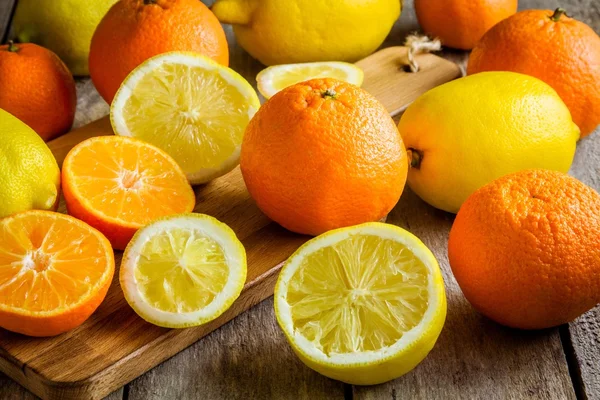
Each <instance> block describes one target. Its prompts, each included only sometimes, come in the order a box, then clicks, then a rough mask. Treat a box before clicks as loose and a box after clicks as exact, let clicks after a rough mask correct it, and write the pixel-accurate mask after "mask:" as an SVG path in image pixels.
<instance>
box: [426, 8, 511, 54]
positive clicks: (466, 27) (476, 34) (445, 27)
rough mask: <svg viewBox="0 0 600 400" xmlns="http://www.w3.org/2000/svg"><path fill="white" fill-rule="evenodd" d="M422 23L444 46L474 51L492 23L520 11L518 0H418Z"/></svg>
mask: <svg viewBox="0 0 600 400" xmlns="http://www.w3.org/2000/svg"><path fill="white" fill-rule="evenodd" d="M415 12H416V13H417V18H418V20H419V25H421V27H422V28H423V30H424V31H425V32H426V33H427V34H429V35H430V36H432V37H437V38H439V39H440V40H441V41H442V44H443V45H444V46H448V47H453V48H455V49H463V50H470V49H472V48H473V46H475V44H476V43H477V41H478V40H479V39H480V38H481V37H482V36H483V34H484V33H486V32H487V31H488V29H490V28H491V27H492V26H494V25H495V24H497V23H498V22H500V21H501V20H503V19H504V18H506V17H508V16H511V15H513V14H514V13H515V12H517V0H415Z"/></svg>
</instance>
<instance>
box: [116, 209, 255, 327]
mask: <svg viewBox="0 0 600 400" xmlns="http://www.w3.org/2000/svg"><path fill="white" fill-rule="evenodd" d="M119 279H120V282H121V288H122V289H123V293H124V295H125V299H126V300H127V302H128V303H129V305H131V307H132V308H133V309H134V311H135V312H136V313H137V314H138V315H139V316H140V317H142V318H143V319H145V320H146V321H148V322H150V323H153V324H155V325H158V326H162V327H166V328H187V327H191V326H197V325H201V324H204V323H207V322H209V321H212V320H213V319H215V318H217V317H218V316H219V315H221V314H222V313H223V312H225V311H226V310H227V309H228V308H229V307H230V306H231V304H233V302H234V301H235V299H237V298H238V297H239V295H240V293H241V291H242V288H243V287H244V283H245V281H246V252H245V250H244V246H243V245H242V243H241V242H240V241H239V240H238V239H237V237H236V236H235V233H234V232H233V231H232V230H231V229H230V228H229V227H228V226H227V225H225V224H223V223H221V222H219V221H218V220H216V219H215V218H213V217H210V216H208V215H203V214H181V215H177V216H173V217H166V218H163V219H159V220H157V221H155V222H153V223H151V224H150V225H148V226H146V227H145V228H143V229H141V230H140V231H138V233H136V234H135V236H134V237H133V239H132V240H131V242H130V243H129V245H128V246H127V248H126V249H125V253H124V254H123V261H122V263H121V271H120V276H119Z"/></svg>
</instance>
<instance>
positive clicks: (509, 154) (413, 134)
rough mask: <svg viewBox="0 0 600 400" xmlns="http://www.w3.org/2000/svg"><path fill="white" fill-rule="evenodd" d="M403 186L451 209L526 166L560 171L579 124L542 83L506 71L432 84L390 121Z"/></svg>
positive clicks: (568, 161) (571, 149)
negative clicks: (406, 163)
mask: <svg viewBox="0 0 600 400" xmlns="http://www.w3.org/2000/svg"><path fill="white" fill-rule="evenodd" d="M398 129H399V130H400V134H401V135H402V140H403V141H404V144H405V145H406V149H407V151H408V153H409V160H410V163H411V168H409V171H408V184H409V186H410V188H411V189H412V190H413V191H414V192H415V193H416V194H417V195H419V196H420V197H421V198H422V199H423V200H425V201H426V202H427V203H429V204H431V205H432V206H434V207H437V208H440V209H442V210H445V211H448V212H452V213H456V212H457V211H458V209H459V208H460V206H461V205H462V203H463V202H464V201H465V200H466V199H467V197H469V195H470V194H471V193H473V192H474V191H475V190H477V189H479V188H480V187H481V186H483V185H485V184H487V183H488V182H491V181H492V180H494V179H496V178H499V177H501V176H503V175H506V174H509V173H512V172H516V171H520V170H524V169H531V168H543V169H549V170H555V171H561V172H567V171H568V170H569V168H570V166H571V163H572V161H573V156H574V155H575V147H576V143H577V140H578V138H579V128H577V126H576V125H575V123H573V120H572V119H571V114H570V113H569V109H568V108H567V106H566V105H565V104H564V103H563V101H562V100H561V99H560V97H559V96H558V94H557V93H556V92H555V91H554V89H552V88H551V87H550V86H549V85H547V84H546V83H544V82H542V81H541V80H539V79H536V78H533V77H530V76H527V75H522V74H517V73H514V72H483V73H480V74H475V75H471V76H467V77H465V78H461V79H457V80H455V81H452V82H449V83H446V84H444V85H441V86H438V87H437V88H434V89H432V90H430V91H428V92H427V93H425V94H423V95H422V96H421V97H419V98H418V99H417V100H416V101H415V102H414V103H413V104H411V105H410V106H409V107H408V109H407V110H406V112H405V113H404V115H403V116H402V118H401V120H400V123H399V125H398Z"/></svg>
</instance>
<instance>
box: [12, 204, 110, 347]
mask: <svg viewBox="0 0 600 400" xmlns="http://www.w3.org/2000/svg"><path fill="white" fill-rule="evenodd" d="M114 272H115V259H114V254H113V251H112V249H111V247H110V243H109V242H108V240H107V239H106V238H105V237H104V236H103V235H102V234H101V233H100V232H98V231H97V230H96V229H94V228H92V227H91V226H89V225H87V224H85V223H83V222H81V221H78V220H77V219H75V218H73V217H70V216H68V215H64V214H59V213H55V212H51V211H39V210H33V211H25V212H23V213H19V214H15V215H13V216H10V217H8V218H4V219H3V220H0V327H2V328H5V329H8V330H10V331H13V332H18V333H22V334H25V335H30V336H54V335H58V334H60V333H63V332H66V331H68V330H70V329H73V328H75V327H77V326H79V325H80V324H82V323H83V322H84V321H85V320H86V319H88V318H89V316H90V315H92V313H93V312H94V311H95V310H96V308H98V306H99V305H100V303H102V300H104V297H105V296H106V292H107V291H108V288H109V286H110V283H111V281H112V277H113V274H114Z"/></svg>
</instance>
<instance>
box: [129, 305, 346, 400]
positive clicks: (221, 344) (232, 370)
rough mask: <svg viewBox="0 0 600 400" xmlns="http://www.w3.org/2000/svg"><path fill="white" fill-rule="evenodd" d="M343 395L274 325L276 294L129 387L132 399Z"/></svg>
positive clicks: (230, 399) (264, 399)
mask: <svg viewBox="0 0 600 400" xmlns="http://www.w3.org/2000/svg"><path fill="white" fill-rule="evenodd" d="M175 398H176V399H180V400H193V399H205V400H217V399H228V400H236V399H240V400H242V399H261V400H269V399H273V400H279V399H281V400H285V399H290V400H291V399H299V400H300V399H310V400H317V399H332V400H334V399H343V398H344V389H343V384H342V383H340V382H337V381H334V380H331V379H328V378H325V377H323V376H321V375H319V374H317V373H315V372H313V371H312V370H310V369H308V368H306V367H305V366H304V364H302V363H301V362H300V361H299V360H298V358H297V357H296V356H295V355H294V354H293V353H292V351H291V349H290V348H289V347H288V346H287V345H286V342H285V338H284V337H283V334H282V332H281V330H280V329H279V327H278V326H276V324H275V316H274V312H273V299H272V298H270V299H268V300H266V301H264V302H262V303H261V304H259V305H258V306H256V307H254V308H253V309H252V310H251V311H250V312H246V313H244V314H242V315H241V316H239V317H238V318H236V319H234V320H233V321H231V322H230V323H229V324H227V325H225V326H223V327H222V328H220V329H219V330H217V331H215V332H213V333H212V334H211V335H210V336H208V337H206V338H204V339H203V340H201V341H199V342H198V343H196V344H195V345H193V346H192V347H190V348H189V349H187V350H186V351H185V352H184V353H182V354H179V355H177V356H175V357H173V358H172V359H171V360H169V361H167V362H165V363H163V364H161V365H160V366H158V367H156V368H155V369H153V370H152V371H150V372H148V373H146V374H145V375H143V376H141V377H140V378H138V379H137V380H135V381H133V382H132V383H131V384H130V386H129V400H160V399H175Z"/></svg>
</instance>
